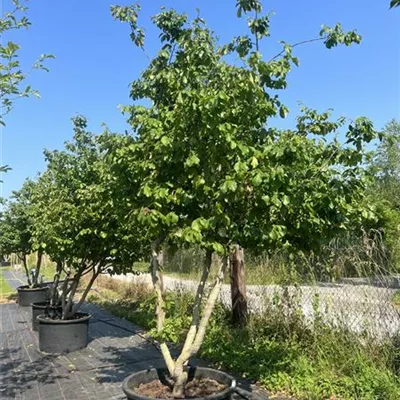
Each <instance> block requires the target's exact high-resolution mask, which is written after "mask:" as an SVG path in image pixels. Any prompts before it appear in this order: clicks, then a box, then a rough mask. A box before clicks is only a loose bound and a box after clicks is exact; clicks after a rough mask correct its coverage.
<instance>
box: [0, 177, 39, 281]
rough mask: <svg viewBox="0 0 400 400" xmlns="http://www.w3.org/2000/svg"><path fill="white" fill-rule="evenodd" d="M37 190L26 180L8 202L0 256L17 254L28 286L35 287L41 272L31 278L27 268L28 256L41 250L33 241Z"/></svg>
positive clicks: (1, 220) (1, 222) (1, 218)
mask: <svg viewBox="0 0 400 400" xmlns="http://www.w3.org/2000/svg"><path fill="white" fill-rule="evenodd" d="M35 189H36V183H34V182H33V181H30V180H26V181H25V183H24V184H23V186H22V188H21V189H20V190H19V191H15V192H13V194H12V196H11V200H10V201H9V202H8V203H7V202H6V207H5V210H4V211H2V212H1V213H0V254H1V255H11V254H17V255H18V257H19V259H20V260H21V261H22V262H23V264H24V266H25V272H26V275H27V280H28V284H29V285H32V286H33V287H35V286H36V285H37V284H38V279H39V270H37V271H36V274H33V275H32V277H31V274H30V272H29V270H28V268H27V256H28V255H29V254H31V253H32V252H34V251H36V250H38V249H39V247H36V246H35V245H34V244H33V241H32V233H33V231H34V220H33V218H32V209H33V207H34V204H33V193H34V191H35Z"/></svg>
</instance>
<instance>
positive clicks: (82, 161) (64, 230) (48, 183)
mask: <svg viewBox="0 0 400 400" xmlns="http://www.w3.org/2000/svg"><path fill="white" fill-rule="evenodd" d="M73 123H74V133H75V134H74V139H73V141H72V142H68V143H66V144H65V147H66V150H64V151H52V152H50V151H46V152H45V155H46V160H47V163H48V167H47V170H46V171H45V172H44V174H43V175H42V176H41V177H40V179H39V182H38V190H37V191H36V192H35V208H34V210H33V216H34V222H35V223H34V227H35V230H34V233H33V240H34V242H35V243H36V244H37V245H38V246H42V247H43V248H45V250H46V253H47V254H48V255H49V256H50V258H51V259H52V260H53V261H54V262H55V263H56V264H57V271H56V275H55V279H54V281H55V285H54V287H55V290H57V289H59V292H60V301H61V305H62V315H61V316H57V317H61V318H62V319H70V318H71V317H73V315H74V314H76V313H77V312H78V310H79V308H80V307H81V305H82V304H83V302H84V300H85V298H86V296H87V294H88V293H89V290H90V289H91V287H92V285H93V283H94V281H95V280H96V278H97V277H98V276H99V275H100V274H102V273H104V272H106V271H107V270H108V269H109V268H110V266H111V264H114V263H117V264H118V265H121V264H122V257H120V256H119V254H120V253H117V250H115V249H124V246H122V245H121V244H120V242H122V237H123V235H122V234H120V232H121V230H118V229H117V228H118V226H117V221H116V220H115V218H114V215H113V213H112V209H113V208H112V199H111V198H110V197H109V196H108V195H107V187H106V186H105V184H104V177H105V176H106V175H105V174H104V171H105V169H104V168H103V163H102V155H101V154H100V151H99V148H98V146H97V144H96V137H95V136H94V135H92V134H91V133H89V132H87V131H86V125H87V122H86V119H85V118H83V117H80V116H78V117H76V118H74V119H73ZM134 250H135V249H131V248H128V249H127V250H126V253H128V252H130V254H132V253H133V252H134ZM125 260H127V262H130V265H129V266H131V265H132V258H129V257H126V258H125V259H124V262H125ZM61 275H64V276H65V280H64V282H63V283H62V284H61V286H60V284H59V281H60V276H61ZM85 276H87V277H90V279H89V280H88V281H87V282H86V283H85V286H84V287H83V293H82V295H81V296H80V299H79V300H78V301H77V302H76V304H74V303H73V301H74V297H75V295H76V294H77V289H78V286H79V284H80V283H81V282H82V278H83V277H85ZM59 286H60V287H59ZM56 297H57V296H56V292H54V293H53V301H55V300H56Z"/></svg>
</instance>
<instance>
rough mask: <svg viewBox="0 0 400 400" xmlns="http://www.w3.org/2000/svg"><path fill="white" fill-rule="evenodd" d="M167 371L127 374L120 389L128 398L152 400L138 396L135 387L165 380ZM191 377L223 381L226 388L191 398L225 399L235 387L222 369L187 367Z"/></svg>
mask: <svg viewBox="0 0 400 400" xmlns="http://www.w3.org/2000/svg"><path fill="white" fill-rule="evenodd" d="M167 376H168V372H167V370H166V369H155V368H152V369H148V370H143V371H139V372H136V373H134V374H132V375H129V376H128V377H127V378H126V379H125V380H124V382H123V384H122V390H123V391H124V393H125V394H126V398H127V399H128V400H154V399H152V398H150V397H144V396H140V395H138V394H136V393H135V388H137V387H139V385H140V384H142V383H149V382H152V381H154V380H156V379H158V380H160V381H161V382H166V381H167ZM193 378H209V379H213V380H215V381H217V382H219V383H224V384H225V385H227V388H226V389H225V390H223V391H222V392H218V393H215V394H213V395H210V396H206V397H196V398H191V400H225V399H230V398H231V396H232V394H233V393H234V392H235V389H236V380H235V379H234V378H233V377H232V376H230V375H228V374H226V373H225V372H222V371H217V370H215V369H211V368H202V367H189V380H191V379H193Z"/></svg>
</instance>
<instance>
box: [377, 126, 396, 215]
mask: <svg viewBox="0 0 400 400" xmlns="http://www.w3.org/2000/svg"><path fill="white" fill-rule="evenodd" d="M383 131H384V135H383V140H382V142H381V143H380V144H379V146H378V147H377V150H376V152H375V155H374V157H373V159H372V163H371V164H372V172H373V174H374V177H375V182H374V185H375V186H378V187H379V197H380V198H384V199H385V200H387V201H389V202H390V203H391V204H392V205H393V207H395V208H396V209H397V210H399V212H400V122H399V121H396V120H395V119H393V120H391V121H390V122H389V123H388V124H386V126H385V127H384V129H383Z"/></svg>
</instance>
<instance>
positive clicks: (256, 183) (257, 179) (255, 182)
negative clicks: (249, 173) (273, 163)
mask: <svg viewBox="0 0 400 400" xmlns="http://www.w3.org/2000/svg"><path fill="white" fill-rule="evenodd" d="M261 182H262V177H261V174H259V173H258V174H256V175H255V176H254V177H253V178H252V180H251V183H252V184H253V186H260V185H261Z"/></svg>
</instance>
